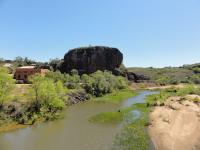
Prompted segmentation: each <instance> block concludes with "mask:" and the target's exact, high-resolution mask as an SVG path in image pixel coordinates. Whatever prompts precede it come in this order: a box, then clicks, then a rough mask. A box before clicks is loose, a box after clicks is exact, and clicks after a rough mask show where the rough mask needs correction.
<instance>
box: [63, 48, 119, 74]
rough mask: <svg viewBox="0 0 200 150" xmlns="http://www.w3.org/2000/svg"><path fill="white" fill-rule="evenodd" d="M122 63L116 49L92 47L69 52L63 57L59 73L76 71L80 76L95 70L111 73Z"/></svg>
mask: <svg viewBox="0 0 200 150" xmlns="http://www.w3.org/2000/svg"><path fill="white" fill-rule="evenodd" d="M122 61H123V54H122V53H121V52H120V51H119V50H118V49H117V48H111V47H103V46H94V47H86V48H77V49H72V50H70V51H69V52H68V53H67V54H65V57H64V63H63V64H62V66H61V69H60V70H61V72H66V73H69V72H70V71H71V70H72V69H77V70H78V71H79V73H80V74H83V73H93V72H96V71H97V70H101V71H104V70H109V71H113V70H114V69H115V68H118V67H119V66H120V65H121V63H122Z"/></svg>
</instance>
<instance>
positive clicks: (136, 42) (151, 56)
mask: <svg viewBox="0 0 200 150" xmlns="http://www.w3.org/2000/svg"><path fill="white" fill-rule="evenodd" d="M88 45H93V46H94V45H105V46H112V47H117V48H119V49H120V50H121V51H122V52H123V54H124V64H125V65H126V66H143V67H147V66H154V67H162V66H179V65H182V64H189V63H196V62H200V1H199V0H0V57H4V58H6V59H13V58H14V57H16V56H28V57H29V58H32V59H35V60H40V61H48V60H49V59H50V58H56V57H58V58H63V55H64V54H65V53H66V52H67V51H68V50H69V49H71V48H75V47H80V46H88Z"/></svg>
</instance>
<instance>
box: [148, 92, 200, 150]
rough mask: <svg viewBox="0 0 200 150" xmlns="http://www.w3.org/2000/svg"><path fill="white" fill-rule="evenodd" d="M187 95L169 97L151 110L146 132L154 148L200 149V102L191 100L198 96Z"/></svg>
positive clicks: (166, 149)
mask: <svg viewBox="0 0 200 150" xmlns="http://www.w3.org/2000/svg"><path fill="white" fill-rule="evenodd" d="M188 97H190V100H189V98H188ZM188 97H186V100H183V98H181V97H171V98H169V99H168V100H167V101H166V103H165V106H156V107H155V109H154V110H153V111H152V112H151V114H150V126H149V127H148V132H149V134H150V137H151V140H152V142H153V144H154V146H155V148H156V150H200V104H199V103H195V102H193V101H192V100H191V99H192V98H197V97H198V96H194V95H192V96H188ZM187 98H188V99H187Z"/></svg>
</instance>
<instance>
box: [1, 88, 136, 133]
mask: <svg viewBox="0 0 200 150" xmlns="http://www.w3.org/2000/svg"><path fill="white" fill-rule="evenodd" d="M68 95H69V96H68V101H66V106H65V108H64V110H66V109H68V108H67V107H70V106H71V105H75V104H78V103H81V102H84V101H87V100H89V98H88V96H86V94H84V93H83V92H77V91H76V92H75V91H74V92H72V93H69V94H68ZM135 95H136V92H134V91H132V90H129V89H124V90H120V91H116V92H113V93H110V94H106V95H104V96H102V97H98V98H91V99H90V101H95V102H103V103H104V102H109V103H113V104H117V103H120V102H121V101H123V100H125V99H127V98H130V97H133V96H135ZM29 107H31V108H29ZM29 110H31V111H34V110H33V109H32V104H29V103H24V102H23V103H22V102H17V103H16V102H9V103H8V104H6V107H5V108H4V111H3V112H1V114H0V117H1V118H2V120H1V122H0V133H2V132H9V131H13V130H17V129H21V128H26V127H28V126H32V125H35V124H40V123H42V122H46V121H53V120H57V119H59V118H61V117H62V112H63V111H64V110H59V111H56V112H55V113H51V114H48V113H47V112H46V114H45V113H42V114H41V113H39V114H37V113H36V112H35V111H34V112H29ZM22 111H23V113H28V114H31V116H34V115H32V114H35V113H36V115H37V116H36V115H35V116H36V117H35V118H34V117H31V118H28V117H26V116H21V114H22ZM27 116H28V115H27ZM16 117H19V118H16ZM16 119H18V121H15V120H16ZM25 119H26V120H25ZM19 120H20V121H22V123H20V122H19Z"/></svg>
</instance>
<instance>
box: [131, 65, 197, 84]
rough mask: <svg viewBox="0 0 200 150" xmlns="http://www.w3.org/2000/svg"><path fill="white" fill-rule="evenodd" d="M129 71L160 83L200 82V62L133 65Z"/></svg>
mask: <svg viewBox="0 0 200 150" xmlns="http://www.w3.org/2000/svg"><path fill="white" fill-rule="evenodd" d="M128 71H130V72H134V73H136V74H142V75H145V76H147V77H149V78H150V81H152V82H156V83H159V84H177V83H195V84H199V83H200V64H192V65H183V66H181V67H165V68H153V67H149V68H140V67H131V68H128Z"/></svg>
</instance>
